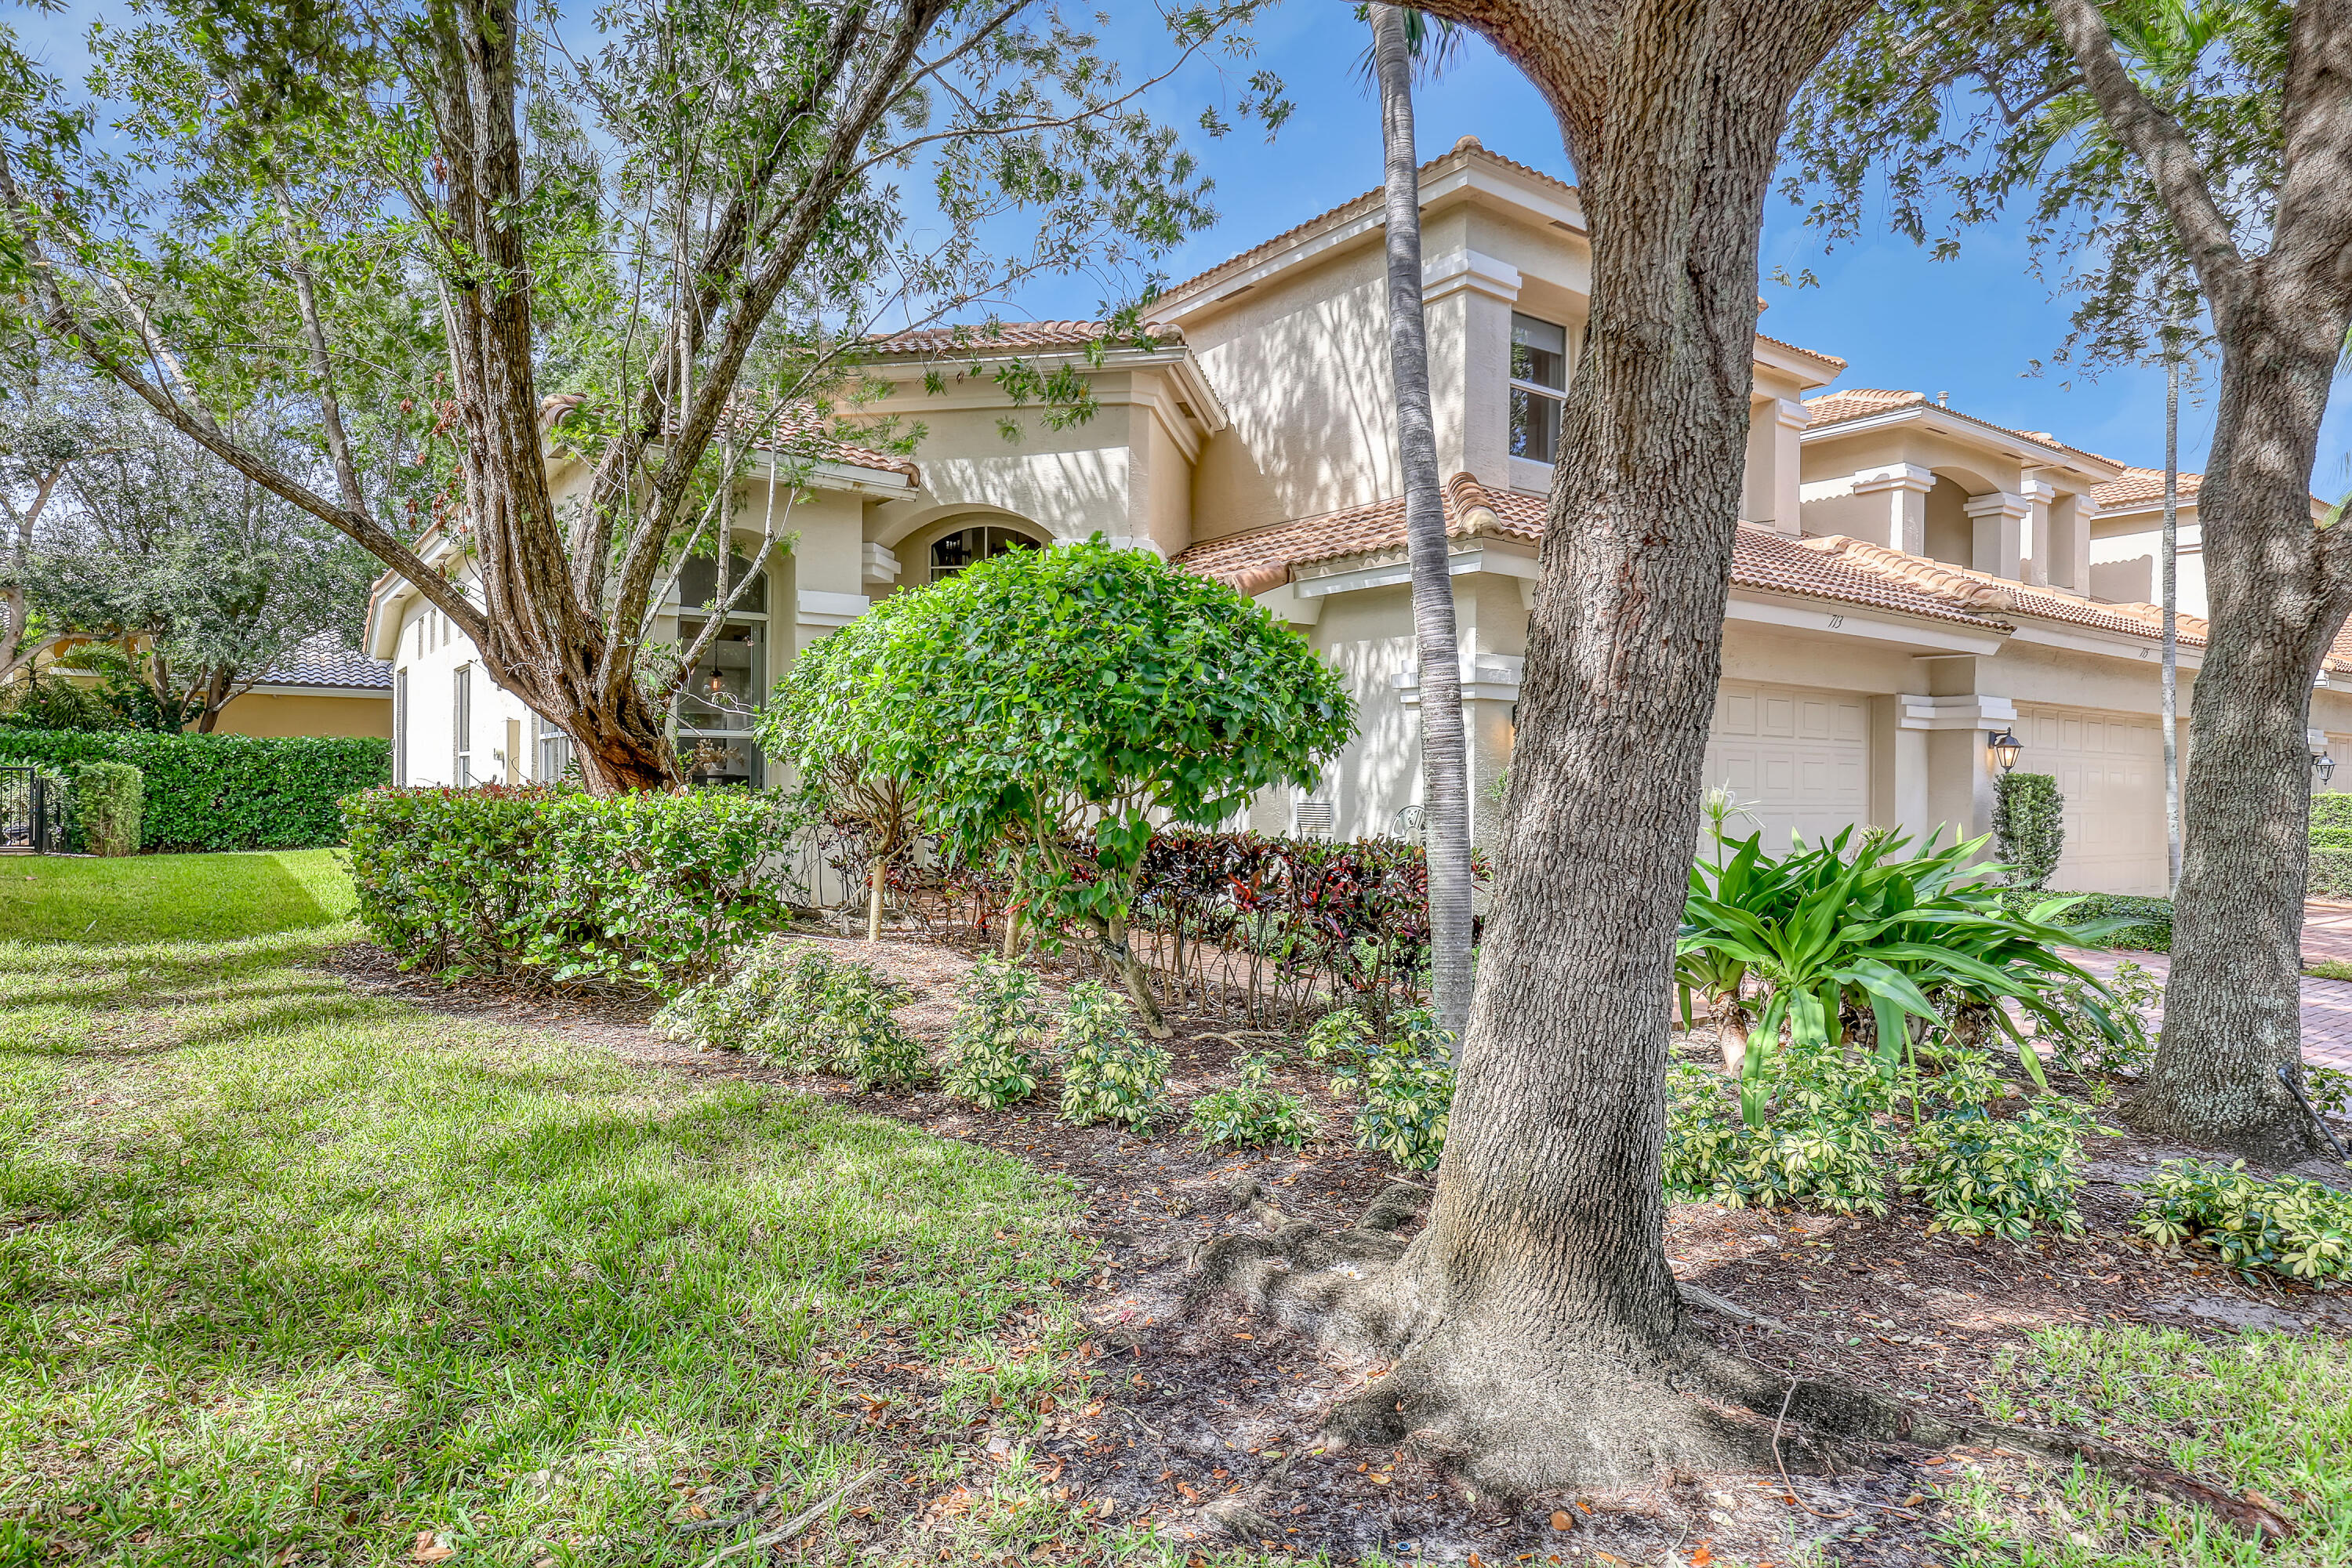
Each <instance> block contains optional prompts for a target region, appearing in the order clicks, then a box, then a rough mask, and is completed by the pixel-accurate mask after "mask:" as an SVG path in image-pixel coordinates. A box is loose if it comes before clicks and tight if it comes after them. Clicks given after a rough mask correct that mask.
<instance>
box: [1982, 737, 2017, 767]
mask: <svg viewBox="0 0 2352 1568" xmlns="http://www.w3.org/2000/svg"><path fill="white" fill-rule="evenodd" d="M1985 750H1987V751H1989V752H1991V753H1992V754H1993V758H1994V760H1995V761H1997V762H1999V763H2000V771H2001V772H2002V773H2007V772H2009V770H2010V769H2011V768H2013V767H2015V766H2017V753H2018V752H2021V751H2023V750H2025V742H2022V741H2020V740H2019V739H2018V738H2017V737H2016V736H2015V735H2013V734H2011V732H2010V731H2007V730H1995V731H1993V732H1992V733H1991V734H1990V735H1987V736H1986V737H1985Z"/></svg>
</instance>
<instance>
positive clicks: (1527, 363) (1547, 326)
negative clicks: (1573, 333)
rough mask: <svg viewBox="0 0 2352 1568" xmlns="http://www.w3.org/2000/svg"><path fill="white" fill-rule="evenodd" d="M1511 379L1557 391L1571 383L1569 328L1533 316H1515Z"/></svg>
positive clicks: (1512, 328)
mask: <svg viewBox="0 0 2352 1568" xmlns="http://www.w3.org/2000/svg"><path fill="white" fill-rule="evenodd" d="M1511 379H1512V380H1513V381H1524V382H1528V383H1529V384H1533V385H1536V386H1548V387H1549V388H1551V389H1552V390H1553V391H1554V392H1559V391H1561V390H1563V389H1564V388H1566V387H1567V385H1568V329H1567V328H1565V327H1557V326H1554V325H1553V324H1552V323H1551V322H1549V321H1537V320H1536V319H1535V318H1534V317H1532V316H1513V317H1512V318H1511Z"/></svg>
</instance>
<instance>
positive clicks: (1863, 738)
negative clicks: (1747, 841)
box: [1701, 680, 1870, 854]
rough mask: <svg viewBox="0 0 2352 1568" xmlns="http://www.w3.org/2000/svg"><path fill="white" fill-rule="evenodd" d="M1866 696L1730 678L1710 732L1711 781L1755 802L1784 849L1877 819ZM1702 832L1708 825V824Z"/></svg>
mask: <svg viewBox="0 0 2352 1568" xmlns="http://www.w3.org/2000/svg"><path fill="white" fill-rule="evenodd" d="M1865 701H1866V699H1864V698H1861V697H1857V696H1854V695H1853V694H1852V693H1850V692H1843V691H1826V690H1819V689H1813V688H1811V687H1803V686H1766V685H1762V684H1760V683H1759V682H1756V681H1750V680H1727V681H1725V682H1724V683H1723V685H1722V688H1721V689H1720V690H1719V691H1718V692H1717V695H1716V700H1715V723H1714V725H1713V727H1712V728H1711V729H1710V730H1709V731H1708V733H1707V741H1706V783H1707V784H1708V785H1709V786H1710V787H1712V786H1714V785H1717V784H1725V785H1728V786H1729V787H1730V789H1731V792H1732V793H1733V794H1734V795H1738V797H1739V798H1740V799H1741V800H1742V801H1745V802H1748V803H1751V804H1750V805H1748V811H1749V814H1750V816H1751V817H1752V818H1753V820H1752V821H1748V822H1741V823H1738V824H1736V825H1734V826H1731V827H1730V828H1728V829H1727V832H1728V833H1729V834H1730V835H1731V836H1732V837H1739V838H1745V837H1748V835H1749V834H1750V833H1753V832H1756V831H1758V829H1759V826H1760V828H1761V829H1762V832H1763V835H1764V847H1765V848H1767V849H1769V850H1771V851H1773V852H1774V853H1775V854H1778V853H1780V851H1782V850H1785V849H1787V848H1788V847H1789V844H1790V838H1791V837H1793V836H1798V835H1801V836H1802V837H1803V838H1804V840H1805V842H1806V843H1808V844H1812V843H1817V842H1819V841H1820V840H1822V839H1824V838H1827V837H1831V836H1832V835H1833V834H1835V833H1836V832H1837V831H1838V830H1839V829H1840V828H1842V827H1847V826H1853V825H1856V824H1862V823H1867V822H1868V821H1869V820H1870V715H1869V712H1868V710H1866V708H1865V707H1864V702H1865ZM1701 831H1702V833H1703V832H1704V831H1705V830H1704V828H1702V830H1701Z"/></svg>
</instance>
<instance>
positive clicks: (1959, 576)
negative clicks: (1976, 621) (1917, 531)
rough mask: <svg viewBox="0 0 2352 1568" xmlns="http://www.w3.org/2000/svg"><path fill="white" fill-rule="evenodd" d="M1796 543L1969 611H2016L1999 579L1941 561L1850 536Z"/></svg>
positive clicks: (1831, 536) (2009, 590) (1805, 540)
mask: <svg viewBox="0 0 2352 1568" xmlns="http://www.w3.org/2000/svg"><path fill="white" fill-rule="evenodd" d="M1794 542H1795V543H1797V544H1798V545H1800V546H1801V547H1802V548H1804V549H1807V550H1818V551H1820V552H1822V553H1824V554H1829V555H1841V556H1843V557H1845V558H1846V559H1847V560H1849V561H1850V562H1852V563H1853V564H1854V565H1856V566H1859V567H1861V568H1862V569H1863V570H1864V571H1869V572H1876V573H1878V574H1881V575H1883V576H1888V577H1893V578H1895V579H1896V580H1897V581H1900V582H1904V583H1908V584H1911V585H1912V586H1913V587H1915V588H1923V589H1925V590H1927V592H1928V593H1930V594H1934V595H1938V596H1940V597H1943V598H1947V599H1950V600H1951V601H1953V602H1954V603H1955V604H1957V605H1959V606H1960V607H1961V608H1962V609H1966V610H1970V611H1984V610H1992V611H1997V612H1998V611H2006V610H2011V609H2014V608H2016V595H2015V594H2014V593H2013V592H2012V591H2011V587H2010V586H2009V585H2008V584H2004V583H2002V582H2001V581H2000V579H1999V578H1997V577H1986V576H1980V575H1979V574H1977V573H1974V572H1969V571H1965V570H1963V569H1961V568H1959V567H1957V566H1952V565H1949V564H1948V563H1944V562H1941V561H1930V560H1928V559H1927V557H1926V556H1924V555H1914V554H1911V553H1910V552H1908V551H1903V550H1896V549H1894V548H1892V547H1891V546H1888V545H1885V544H1880V543H1877V542H1874V541H1873V540H1868V539H1855V538H1853V537H1851V536H1850V535H1847V534H1843V533H1832V534H1827V535H1824V536H1822V537H1820V538H1817V539H1800V540H1797V541H1794Z"/></svg>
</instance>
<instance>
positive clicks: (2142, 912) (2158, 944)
mask: <svg viewBox="0 0 2352 1568" xmlns="http://www.w3.org/2000/svg"><path fill="white" fill-rule="evenodd" d="M2000 898H2001V902H2002V903H2003V904H2004V905H2006V906H2007V907H2008V909H2009V911H2010V913H2011V914H2016V915H2021V914H2023V913H2024V912H2025V911H2026V910H2030V909H2032V907H2033V906H2034V905H2035V904H2038V903H2040V902H2042V900H2044V899H2079V900H2082V901H2081V902H2080V903H2078V904H2076V905H2074V908H2072V909H2070V910H2067V911H2066V912H2065V913H2064V914H2063V915H2062V916H2060V917H2059V919H2060V921H2062V922H2063V924H2066V925H2070V926H2084V925H2089V924H2091V923H2093V922H2094V921H2130V922H2131V923H2130V924H2128V925H2126V926H2125V927H2124V928H2123V929H2122V930H2120V931H2116V933H2115V934H2113V935H2112V936H2109V937H2107V938H2106V939H2105V946H2108V947H2125V948H2131V949H2134V950H2135V951H2137V952H2171V951H2172V900H2170V899H2160V898H2157V897H2155V896H2154V895H2153V894H2141V893H2064V892H2056V891H2045V890H2040V889H2026V888H2009V889H2003V890H2002V892H2001V895H2000Z"/></svg>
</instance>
